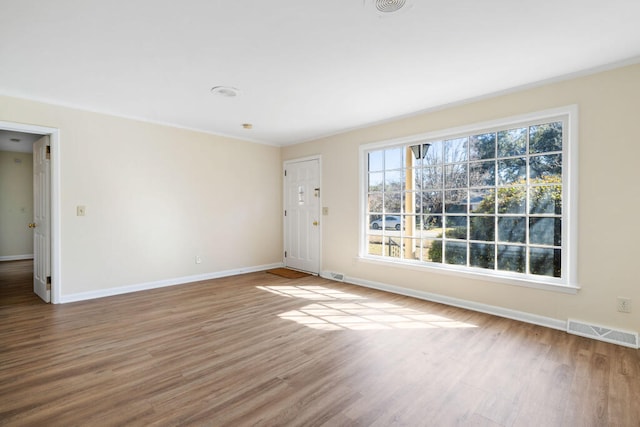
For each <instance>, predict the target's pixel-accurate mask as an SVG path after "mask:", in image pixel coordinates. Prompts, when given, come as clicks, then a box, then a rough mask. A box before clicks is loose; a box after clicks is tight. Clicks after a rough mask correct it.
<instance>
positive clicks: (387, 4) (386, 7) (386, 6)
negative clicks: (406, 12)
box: [373, 0, 407, 13]
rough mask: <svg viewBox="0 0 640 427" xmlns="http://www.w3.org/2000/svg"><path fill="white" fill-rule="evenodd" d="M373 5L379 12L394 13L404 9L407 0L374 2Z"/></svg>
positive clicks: (376, 0) (375, 0)
mask: <svg viewBox="0 0 640 427" xmlns="http://www.w3.org/2000/svg"><path fill="white" fill-rule="evenodd" d="M373 3H374V5H375V7H376V10H377V11H378V12H380V13H393V12H397V11H399V10H400V9H402V8H403V7H404V5H405V4H406V3H407V0H373Z"/></svg>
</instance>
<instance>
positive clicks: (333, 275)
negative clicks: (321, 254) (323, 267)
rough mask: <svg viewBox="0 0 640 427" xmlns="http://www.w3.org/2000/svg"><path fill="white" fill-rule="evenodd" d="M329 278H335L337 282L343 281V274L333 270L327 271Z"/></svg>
mask: <svg viewBox="0 0 640 427" xmlns="http://www.w3.org/2000/svg"><path fill="white" fill-rule="evenodd" d="M329 274H330V275H331V278H332V279H333V280H337V281H338V282H344V274H342V273H334V272H333V271H331V272H329Z"/></svg>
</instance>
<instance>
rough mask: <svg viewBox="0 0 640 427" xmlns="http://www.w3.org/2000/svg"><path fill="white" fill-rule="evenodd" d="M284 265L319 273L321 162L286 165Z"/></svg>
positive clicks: (290, 163)
mask: <svg viewBox="0 0 640 427" xmlns="http://www.w3.org/2000/svg"><path fill="white" fill-rule="evenodd" d="M284 167H285V177H284V182H285V183H284V191H285V197H284V199H285V200H284V205H285V206H284V209H285V217H284V250H285V258H284V264H285V266H287V267H290V268H294V269H296V270H303V271H308V272H310V273H315V274H319V273H320V212H321V211H320V159H311V160H301V161H292V162H286V163H285V166H284Z"/></svg>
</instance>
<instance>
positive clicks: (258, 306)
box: [0, 261, 640, 427]
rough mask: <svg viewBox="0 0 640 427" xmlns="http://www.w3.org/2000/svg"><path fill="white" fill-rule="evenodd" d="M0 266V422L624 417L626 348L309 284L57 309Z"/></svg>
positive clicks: (635, 364) (633, 400) (23, 272)
mask: <svg viewBox="0 0 640 427" xmlns="http://www.w3.org/2000/svg"><path fill="white" fill-rule="evenodd" d="M31 269H32V263H31V262H30V261H17V262H4V263H0V425H6V426H45V425H46V426H178V425H195V426H253V425H257V426H402V425H404V426H454V425H464V426H467V425H469V426H545V427H546V426H640V356H639V352H638V351H637V350H632V349H628V348H624V347H620V346H615V345H611V344H606V343H602V342H598V341H593V340H589V339H586V338H581V337H577V336H573V335H568V334H566V333H564V332H561V331H555V330H550V329H546V328H543V327H538V326H534V325H529V324H524V323H520V322H516V321H511V320H507V319H502V318H498V317H493V316H490V315H485V314H481V313H475V312H471V311H467V310H462V309H457V308H452V307H448V306H444V305H440V304H435V303H429V302H425V301H420V300H415V299H411V298H407V297H401V296H397V295H391V294H386V293H383V292H378V291H373V290H369V289H364V288H360V287H356V286H351V285H347V284H341V283H336V282H332V281H328V280H324V279H321V278H317V277H305V278H301V279H295V280H291V279H286V278H282V277H278V276H275V275H272V274H267V273H264V272H261V273H252V274H246V275H242V276H237V277H231V278H224V279H218V280H210V281H205V282H200V283H194V284H188V285H181V286H175V287H170V288H163V289H157V290H152V291H145V292H138V293H134V294H127V295H120V296H114V297H109V298H103V299H99V300H92V301H84V302H78V303H72V304H64V305H48V304H43V303H41V302H40V300H39V299H38V298H37V297H36V296H35V295H33V294H32V291H31V286H32V285H31V281H32V275H31V271H32V270H31Z"/></svg>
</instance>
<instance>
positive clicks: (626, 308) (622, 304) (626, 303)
mask: <svg viewBox="0 0 640 427" xmlns="http://www.w3.org/2000/svg"><path fill="white" fill-rule="evenodd" d="M618 311H619V312H620V313H631V298H622V297H618Z"/></svg>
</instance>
